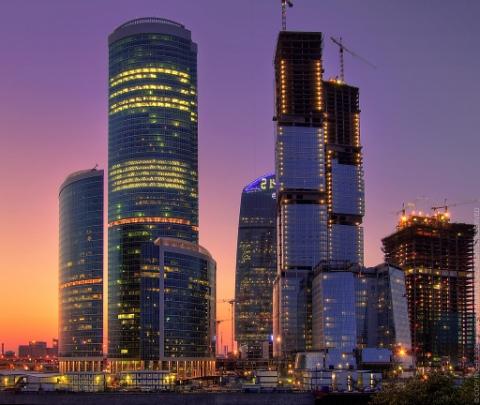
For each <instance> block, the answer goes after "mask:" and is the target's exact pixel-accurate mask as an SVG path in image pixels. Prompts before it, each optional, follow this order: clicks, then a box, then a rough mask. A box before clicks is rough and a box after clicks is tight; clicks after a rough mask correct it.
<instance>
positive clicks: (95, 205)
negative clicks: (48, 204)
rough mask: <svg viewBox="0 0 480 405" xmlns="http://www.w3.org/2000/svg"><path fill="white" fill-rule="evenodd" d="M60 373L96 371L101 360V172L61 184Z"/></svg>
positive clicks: (81, 174)
mask: <svg viewBox="0 0 480 405" xmlns="http://www.w3.org/2000/svg"><path fill="white" fill-rule="evenodd" d="M59 203H60V227H59V228H60V229H59V230H60V232H59V241H60V246H59V314H60V316H59V348H58V349H59V362H60V370H61V371H62V372H65V371H100V370H102V360H103V350H102V347H103V170H96V169H93V170H83V171H79V172H76V173H73V174H71V175H70V176H68V177H67V178H66V180H65V181H64V182H63V184H62V185H61V186H60V192H59Z"/></svg>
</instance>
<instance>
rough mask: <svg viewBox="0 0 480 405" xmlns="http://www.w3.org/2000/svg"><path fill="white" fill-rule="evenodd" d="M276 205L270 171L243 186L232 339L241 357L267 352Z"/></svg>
mask: <svg viewBox="0 0 480 405" xmlns="http://www.w3.org/2000/svg"><path fill="white" fill-rule="evenodd" d="M276 207H277V204H276V194H275V175H274V174H268V175H265V176H262V177H259V178H258V179H256V180H254V181H253V182H251V183H250V184H249V185H248V186H247V187H245V188H244V189H243V192H242V201H241V204H240V218H239V225H238V239H237V268H236V274H235V303H236V304H235V339H236V341H237V345H238V347H239V349H240V350H241V352H242V353H241V355H242V358H262V357H268V356H269V347H270V346H271V335H272V288H273V281H274V279H275V276H276V273H277V257H276V254H277V246H276V228H275V224H276ZM265 349H267V350H268V351H267V350H265Z"/></svg>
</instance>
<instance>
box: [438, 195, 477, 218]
mask: <svg viewBox="0 0 480 405" xmlns="http://www.w3.org/2000/svg"><path fill="white" fill-rule="evenodd" d="M478 202H480V198H475V199H473V200H467V201H461V202H457V203H453V204H448V203H447V199H446V198H445V200H444V201H443V205H437V206H434V207H431V208H432V211H433V213H434V214H436V213H437V211H438V210H439V209H442V208H443V210H444V211H445V213H448V209H449V208H450V207H459V206H461V205H469V204H475V203H478Z"/></svg>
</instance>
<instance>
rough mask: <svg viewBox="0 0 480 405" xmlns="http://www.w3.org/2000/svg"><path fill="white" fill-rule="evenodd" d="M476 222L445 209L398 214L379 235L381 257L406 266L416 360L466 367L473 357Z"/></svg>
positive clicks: (438, 364) (421, 362) (404, 268)
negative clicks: (391, 229) (391, 228)
mask: <svg viewBox="0 0 480 405" xmlns="http://www.w3.org/2000/svg"><path fill="white" fill-rule="evenodd" d="M474 237H475V226H474V225H470V224H463V223H452V222H450V217H449V213H448V211H445V212H439V211H435V212H434V213H433V215H431V216H424V215H420V214H415V213H412V214H410V215H405V213H404V215H402V217H401V219H400V221H399V223H398V226H397V230H396V232H395V233H393V234H392V235H390V236H388V237H386V238H384V239H383V241H382V242H383V247H384V253H385V261H386V262H387V263H390V264H393V265H397V266H400V267H401V268H402V269H403V270H404V272H405V276H406V277H405V279H406V285H407V298H408V307H409V315H410V327H411V332H412V344H413V348H414V352H415V354H416V356H417V365H423V366H448V365H453V366H455V367H465V366H468V365H471V364H472V363H473V361H474V350H475V310H474V302H475V301H474Z"/></svg>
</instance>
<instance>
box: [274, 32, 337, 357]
mask: <svg viewBox="0 0 480 405" xmlns="http://www.w3.org/2000/svg"><path fill="white" fill-rule="evenodd" d="M274 64H275V105H276V118H275V119H276V122H277V128H276V139H275V170H276V176H277V181H276V183H277V196H278V198H277V200H278V209H277V279H276V280H275V288H274V297H273V298H274V311H277V312H276V313H274V314H273V318H274V331H273V332H274V333H273V335H274V336H273V341H274V342H273V343H274V350H273V351H274V355H275V356H289V355H291V354H293V353H295V352H297V351H303V350H309V349H311V344H312V342H311V337H312V333H311V277H312V276H313V269H314V267H315V266H316V265H317V264H318V262H320V261H321V260H326V259H327V257H328V240H327V236H328V210H327V208H328V207H327V204H328V195H327V189H326V165H325V162H326V157H325V135H324V128H323V124H322V123H323V119H324V100H323V81H322V34H321V33H319V32H288V31H282V32H280V34H279V37H278V41H277V49H276V54H275V61H274Z"/></svg>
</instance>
